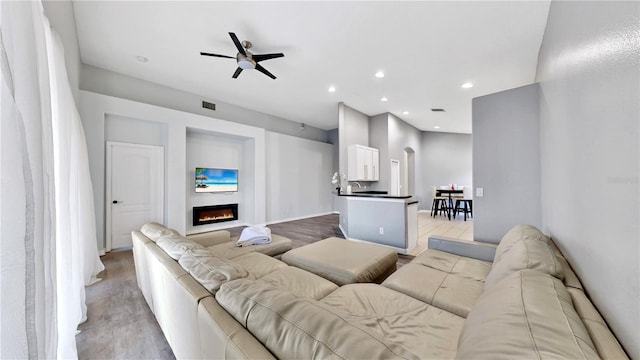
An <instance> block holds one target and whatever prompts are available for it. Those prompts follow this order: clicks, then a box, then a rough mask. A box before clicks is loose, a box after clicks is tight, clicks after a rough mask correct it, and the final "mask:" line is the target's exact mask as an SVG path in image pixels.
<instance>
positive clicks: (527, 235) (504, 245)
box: [493, 224, 549, 263]
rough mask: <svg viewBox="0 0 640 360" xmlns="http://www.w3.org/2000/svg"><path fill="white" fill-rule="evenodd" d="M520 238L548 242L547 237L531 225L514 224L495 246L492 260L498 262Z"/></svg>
mask: <svg viewBox="0 0 640 360" xmlns="http://www.w3.org/2000/svg"><path fill="white" fill-rule="evenodd" d="M522 239H532V240H540V241H545V242H548V241H549V238H548V237H547V236H545V235H544V234H543V233H542V232H541V231H540V230H538V228H536V227H535V226H533V225H526V224H521V225H516V226H514V227H513V228H511V230H509V231H507V233H506V234H504V236H503V237H502V240H500V243H499V244H498V247H497V248H496V256H495V257H494V258H493V262H494V263H496V262H500V259H501V258H502V256H503V255H504V254H505V253H506V252H508V251H509V249H511V247H512V246H513V245H515V244H516V243H518V242H519V241H520V240H522Z"/></svg>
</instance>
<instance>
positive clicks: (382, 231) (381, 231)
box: [378, 226, 384, 235]
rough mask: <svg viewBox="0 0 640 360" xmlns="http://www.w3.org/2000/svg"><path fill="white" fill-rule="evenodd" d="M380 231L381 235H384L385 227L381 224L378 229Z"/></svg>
mask: <svg viewBox="0 0 640 360" xmlns="http://www.w3.org/2000/svg"><path fill="white" fill-rule="evenodd" d="M378 231H379V232H380V235H384V228H383V227H382V226H380V230H378Z"/></svg>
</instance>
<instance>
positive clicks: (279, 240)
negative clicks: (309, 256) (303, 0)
mask: <svg viewBox="0 0 640 360" xmlns="http://www.w3.org/2000/svg"><path fill="white" fill-rule="evenodd" d="M291 247H292V245H291V240H290V239H287V238H285V237H282V236H278V235H271V243H270V244H260V245H251V246H242V247H238V246H236V238H232V239H231V240H230V241H228V242H225V243H223V244H218V245H214V246H209V247H208V249H209V250H210V251H211V252H212V253H213V254H214V255H216V256H218V257H221V258H225V259H233V258H236V257H238V256H241V255H244V254H248V253H252V252H260V253H263V254H265V255H269V256H276V255H279V254H282V253H283V252H286V251H289V250H291Z"/></svg>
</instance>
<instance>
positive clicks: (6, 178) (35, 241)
mask: <svg viewBox="0 0 640 360" xmlns="http://www.w3.org/2000/svg"><path fill="white" fill-rule="evenodd" d="M0 19H1V20H0V34H1V38H0V40H1V41H0V49H1V53H0V55H1V57H0V65H1V69H2V78H1V81H0V82H1V84H0V86H1V95H2V99H1V100H2V101H1V102H0V106H1V109H0V110H1V114H2V121H1V122H0V158H1V160H2V163H1V166H0V204H1V206H0V268H1V271H0V306H1V308H0V317H1V321H0V323H1V327H0V346H1V348H0V358H2V359H4V358H56V357H58V358H75V357H77V352H76V345H75V334H76V328H77V325H78V324H79V323H80V322H81V321H82V320H83V318H84V317H85V316H86V307H85V292H84V285H85V284H89V283H91V282H92V281H95V275H96V274H97V273H98V272H99V271H101V270H102V269H103V266H102V263H101V262H100V260H99V258H98V254H97V243H96V229H95V218H94V213H93V194H92V189H91V182H90V177H89V171H88V156H87V150H86V143H85V138H84V133H83V129H82V126H81V122H80V118H79V115H78V112H77V110H76V107H75V104H74V102H73V98H72V97H71V90H70V87H69V83H68V80H67V75H66V71H65V67H64V58H63V55H62V54H63V50H62V45H61V43H60V41H59V39H57V35H55V34H54V33H53V32H52V31H51V30H50V28H49V23H48V21H47V19H46V17H45V16H44V12H43V8H42V4H41V3H40V2H30V1H29V2H14V1H2V2H0Z"/></svg>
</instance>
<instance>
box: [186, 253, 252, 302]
mask: <svg viewBox="0 0 640 360" xmlns="http://www.w3.org/2000/svg"><path fill="white" fill-rule="evenodd" d="M178 263H180V265H181V266H182V268H183V269H185V270H186V271H187V272H188V273H189V274H190V275H191V276H192V277H193V278H194V279H195V280H196V281H197V282H199V283H200V284H201V285H202V286H203V287H204V288H205V289H207V290H208V291H209V292H211V293H215V292H216V291H218V289H219V288H220V285H222V284H224V283H225V282H227V281H231V280H235V279H240V278H245V277H247V276H249V273H248V272H247V270H245V269H244V267H243V266H242V265H240V264H237V263H235V262H233V261H230V260H227V259H222V258H219V257H216V256H213V255H212V254H211V253H210V252H209V251H208V250H206V249H205V250H187V251H186V252H185V253H184V255H182V256H181V257H180V260H179V261H178Z"/></svg>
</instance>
